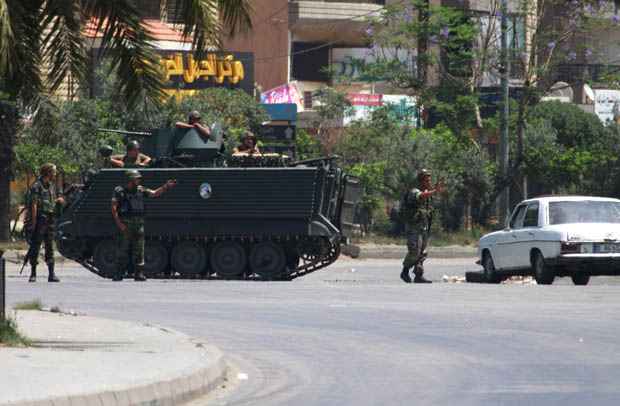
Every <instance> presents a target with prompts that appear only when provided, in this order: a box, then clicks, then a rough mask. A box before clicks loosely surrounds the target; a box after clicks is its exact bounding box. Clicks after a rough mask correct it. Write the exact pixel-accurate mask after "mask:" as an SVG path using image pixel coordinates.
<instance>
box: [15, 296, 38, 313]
mask: <svg viewBox="0 0 620 406" xmlns="http://www.w3.org/2000/svg"><path fill="white" fill-rule="evenodd" d="M13 309H14V310H39V311H41V310H43V304H42V303H41V300H40V299H36V300H31V301H29V302H20V303H15V305H13Z"/></svg>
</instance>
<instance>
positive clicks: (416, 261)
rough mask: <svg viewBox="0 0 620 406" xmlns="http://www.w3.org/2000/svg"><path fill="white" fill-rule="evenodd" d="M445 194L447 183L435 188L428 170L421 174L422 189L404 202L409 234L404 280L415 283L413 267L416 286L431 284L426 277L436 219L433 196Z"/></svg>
mask: <svg viewBox="0 0 620 406" xmlns="http://www.w3.org/2000/svg"><path fill="white" fill-rule="evenodd" d="M442 191H443V184H442V183H441V182H438V183H437V184H436V185H435V186H434V187H433V186H432V185H431V173H430V171H428V170H426V169H422V170H421V171H420V172H418V188H414V189H411V190H408V191H407V192H406V193H405V195H404V196H403V199H402V202H401V213H402V218H403V220H404V223H405V232H406V234H407V256H405V260H404V261H403V270H402V272H401V273H400V278H401V279H402V280H403V281H404V282H406V283H411V276H409V271H410V269H411V268H412V267H413V273H414V275H415V278H414V279H413V282H414V283H431V281H429V280H428V279H426V278H424V266H423V263H424V260H425V259H426V255H427V254H426V252H425V250H426V246H427V244H428V239H429V237H430V231H431V222H432V217H433V196H434V195H435V194H437V193H441V192H442Z"/></svg>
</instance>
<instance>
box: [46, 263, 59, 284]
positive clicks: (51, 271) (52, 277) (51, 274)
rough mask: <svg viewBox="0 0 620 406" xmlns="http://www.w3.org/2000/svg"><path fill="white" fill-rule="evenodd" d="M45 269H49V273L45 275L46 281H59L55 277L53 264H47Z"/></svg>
mask: <svg viewBox="0 0 620 406" xmlns="http://www.w3.org/2000/svg"><path fill="white" fill-rule="evenodd" d="M47 269H48V271H49V275H48V276H47V281H48V282H60V279H58V278H57V277H56V273H54V264H48V265H47Z"/></svg>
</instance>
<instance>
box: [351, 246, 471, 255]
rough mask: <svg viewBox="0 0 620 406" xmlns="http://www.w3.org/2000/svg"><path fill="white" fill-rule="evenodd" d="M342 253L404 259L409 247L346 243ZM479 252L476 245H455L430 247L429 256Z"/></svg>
mask: <svg viewBox="0 0 620 406" xmlns="http://www.w3.org/2000/svg"><path fill="white" fill-rule="evenodd" d="M342 253H343V254H345V255H348V256H350V257H351V258H359V259H403V258H404V257H405V255H406V254H407V247H406V246H404V245H395V244H389V245H374V244H372V245H371V244H361V245H346V246H343V248H342ZM477 254H478V249H477V248H476V247H468V246H460V245H453V246H447V247H430V248H429V249H428V256H429V258H469V257H475V256H476V255H477Z"/></svg>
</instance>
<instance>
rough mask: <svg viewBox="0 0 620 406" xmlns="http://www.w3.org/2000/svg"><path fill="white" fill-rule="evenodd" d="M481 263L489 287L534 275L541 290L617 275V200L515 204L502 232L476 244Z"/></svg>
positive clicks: (619, 205) (563, 198)
mask: <svg viewBox="0 0 620 406" xmlns="http://www.w3.org/2000/svg"><path fill="white" fill-rule="evenodd" d="M479 258H480V261H478V263H479V264H481V265H482V266H483V268H484V278H485V280H486V282H488V283H499V282H501V281H502V279H505V278H506V277H508V276H511V275H534V277H535V278H536V282H538V283H539V284H542V285H548V284H551V283H553V280H554V279H555V277H556V276H570V277H571V278H572V280H573V283H574V284H575V285H587V284H588V282H589V280H590V276H592V275H620V200H618V199H610V198H602V197H588V196H553V197H541V198H536V199H529V200H525V201H523V202H521V203H519V204H518V205H517V207H516V208H515V209H514V211H513V212H512V214H511V216H510V218H509V220H508V221H507V225H506V228H505V229H504V230H502V231H496V232H494V233H490V234H486V235H485V236H483V237H482V238H481V239H480V247H479Z"/></svg>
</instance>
